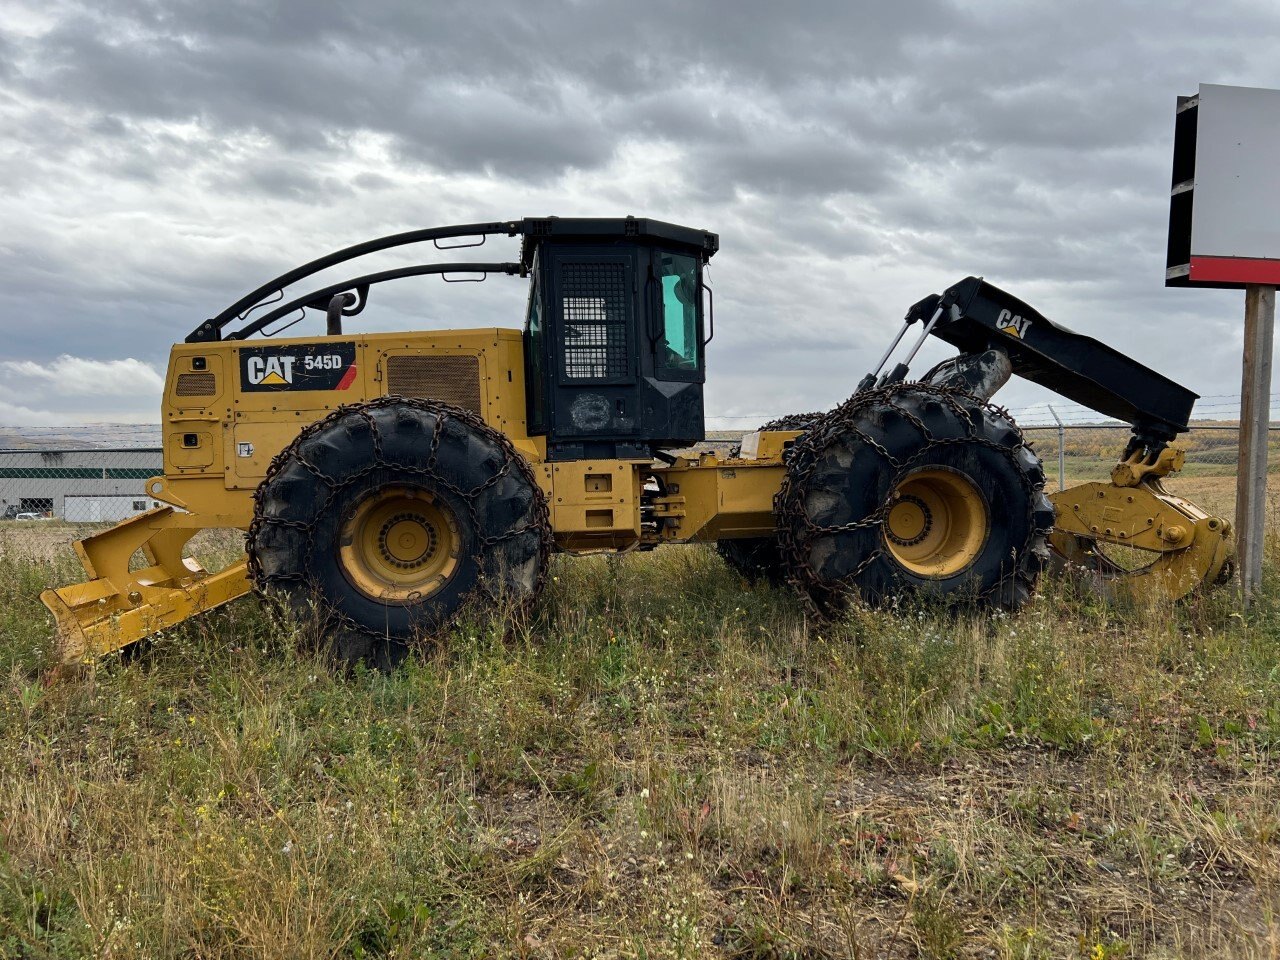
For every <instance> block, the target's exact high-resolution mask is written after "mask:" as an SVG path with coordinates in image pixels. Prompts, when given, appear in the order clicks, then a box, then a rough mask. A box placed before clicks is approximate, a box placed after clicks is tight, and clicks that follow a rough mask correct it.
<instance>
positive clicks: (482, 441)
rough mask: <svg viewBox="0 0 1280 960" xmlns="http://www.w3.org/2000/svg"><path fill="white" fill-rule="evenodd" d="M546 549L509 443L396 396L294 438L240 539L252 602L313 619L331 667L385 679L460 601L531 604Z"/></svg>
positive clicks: (533, 492) (546, 536) (525, 478)
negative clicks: (364, 664)
mask: <svg viewBox="0 0 1280 960" xmlns="http://www.w3.org/2000/svg"><path fill="white" fill-rule="evenodd" d="M550 548H551V529H550V523H549V520H548V513H547V506H546V500H545V497H544V496H543V494H542V491H541V489H540V488H539V487H538V484H537V481H536V479H535V477H534V474H533V471H532V470H531V469H530V467H529V465H528V463H527V462H526V461H525V460H524V458H523V457H521V456H520V454H519V453H518V452H517V451H516V450H515V448H514V447H512V446H511V443H510V441H508V440H507V439H506V437H504V436H503V435H502V434H500V433H499V432H498V431H496V430H494V429H492V428H491V427H489V426H488V425H486V424H485V423H484V422H483V421H481V420H480V419H479V418H478V417H476V416H475V415H474V414H472V413H469V412H467V411H465V410H461V409H459V408H457V407H453V406H450V405H448V404H445V403H440V402H437V401H434V400H410V399H403V398H398V397H388V398H384V399H380V400H374V401H371V402H369V403H363V404H357V405H354V406H348V407H343V408H340V409H339V410H337V411H335V412H334V413H332V414H330V415H329V416H328V417H326V418H324V419H323V420H320V421H318V422H316V423H314V424H312V425H311V426H309V427H307V428H306V429H305V430H303V431H302V433H301V434H299V436H298V437H297V439H296V440H294V442H293V443H291V444H290V445H289V446H288V447H287V448H285V450H283V451H282V452H281V453H280V454H279V455H278V456H277V457H276V458H275V460H274V461H273V462H272V464H271V467H270V469H269V470H268V472H267V476H266V479H264V480H263V482H262V484H261V485H260V486H259V488H258V492H257V494H256V497H255V510H254V520H253V523H252V525H251V526H250V529H249V538H248V553H249V568H250V574H251V576H252V578H253V582H254V586H255V587H256V588H257V589H258V590H259V591H260V592H263V593H269V594H272V595H275V596H277V597H279V598H280V599H282V600H283V601H284V602H285V603H286V605H287V606H288V607H290V608H291V609H292V610H293V611H294V613H295V615H298V616H300V617H303V618H307V617H310V616H313V615H318V616H319V619H320V621H321V622H320V625H319V626H320V630H321V633H322V635H323V636H324V637H325V638H326V641H327V646H328V648H329V649H330V651H331V652H332V653H333V654H335V655H336V656H337V658H338V659H340V660H344V661H348V662H351V661H357V660H365V661H368V662H371V663H373V664H374V665H376V666H379V667H384V668H385V667H389V666H393V665H394V664H395V663H398V662H399V661H400V660H402V659H404V657H405V656H406V655H407V653H408V650H409V648H410V645H411V644H412V643H413V642H414V641H415V640H416V639H418V638H420V637H425V636H430V635H432V634H436V633H439V632H440V631H442V630H443V629H445V628H446V627H447V626H448V625H449V624H450V623H451V622H452V621H453V620H454V618H455V617H456V616H457V615H458V613H459V612H460V611H461V610H462V609H463V607H464V606H465V605H466V604H467V603H468V602H471V601H473V600H480V601H483V602H486V603H489V604H493V603H495V602H497V601H500V600H506V601H510V602H514V603H516V604H524V603H527V602H528V601H530V600H532V599H533V598H534V597H535V596H536V595H537V593H538V591H539V590H540V589H541V586H542V583H543V579H544V576H545V571H546V565H547V558H548V555H549V553H550Z"/></svg>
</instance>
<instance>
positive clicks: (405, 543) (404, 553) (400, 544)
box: [378, 513, 439, 570]
mask: <svg viewBox="0 0 1280 960" xmlns="http://www.w3.org/2000/svg"><path fill="white" fill-rule="evenodd" d="M438 542H439V537H438V536H437V535H436V532H435V530H434V529H433V528H432V527H431V525H430V523H429V522H428V521H426V520H425V519H424V518H423V517H421V516H418V515H415V514H411V513H399V514H396V515H395V516H394V517H392V518H391V519H390V520H388V521H387V522H386V523H384V524H383V525H382V529H381V530H380V531H379V532H378V549H379V550H380V551H381V553H382V556H383V557H384V558H385V559H386V561H387V562H388V563H390V564H393V565H395V566H397V567H400V568H401V569H404V570H413V569H415V568H417V567H420V566H422V565H423V564H424V563H426V562H428V561H429V560H430V559H431V554H432V553H433V552H434V551H435V548H436V544H437V543H438Z"/></svg>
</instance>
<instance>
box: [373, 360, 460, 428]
mask: <svg viewBox="0 0 1280 960" xmlns="http://www.w3.org/2000/svg"><path fill="white" fill-rule="evenodd" d="M387 393H389V394H395V395H396V396H400V397H423V398H425V399H430V400H443V401H444V402H445V403H451V404H453V405H454V406H455V407H462V409H464V410H470V411H472V412H473V413H480V414H483V413H484V411H483V410H482V409H480V361H479V359H478V358H476V357H422V356H398V357H387Z"/></svg>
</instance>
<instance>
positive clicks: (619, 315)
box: [560, 262, 631, 381]
mask: <svg viewBox="0 0 1280 960" xmlns="http://www.w3.org/2000/svg"><path fill="white" fill-rule="evenodd" d="M560 269H561V277H560V285H561V297H562V299H561V302H560V307H561V311H562V313H561V316H562V318H563V321H564V326H563V330H564V354H563V355H564V376H565V377H566V379H569V380H603V381H617V380H626V379H628V378H629V377H630V374H631V351H630V349H629V344H628V330H629V329H630V324H629V323H628V317H627V306H628V302H629V297H628V296H627V282H626V281H627V268H626V265H625V264H621V263H573V262H569V263H564V264H562V265H561V267H560Z"/></svg>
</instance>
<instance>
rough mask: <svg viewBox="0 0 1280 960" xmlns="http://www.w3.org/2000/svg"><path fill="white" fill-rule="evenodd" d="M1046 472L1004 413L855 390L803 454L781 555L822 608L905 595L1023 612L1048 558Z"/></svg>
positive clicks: (928, 391) (799, 451) (953, 397)
mask: <svg viewBox="0 0 1280 960" xmlns="http://www.w3.org/2000/svg"><path fill="white" fill-rule="evenodd" d="M1043 488H1044V471H1043V470H1042V469H1041V466H1040V461H1039V459H1038V458H1037V457H1036V455H1035V454H1034V453H1033V452H1032V451H1031V449H1030V448H1029V447H1028V446H1027V445H1026V443H1025V442H1024V440H1023V437H1022V433H1021V431H1019V430H1018V428H1017V425H1016V424H1015V423H1014V422H1013V420H1012V418H1010V417H1009V415H1008V414H1007V413H1005V412H1004V411H1003V410H1001V409H999V408H997V407H994V406H991V405H990V404H986V403H983V402H982V401H980V400H978V399H976V398H975V397H972V396H970V395H968V394H964V393H959V392H956V391H954V390H947V389H944V388H938V387H931V386H928V385H924V384H914V383H913V384H900V385H895V386H891V387H888V388H886V389H882V390H877V391H874V392H868V393H865V394H858V395H855V396H854V397H853V398H851V399H850V400H849V401H848V402H847V403H845V404H844V405H843V406H841V407H839V408H837V409H836V410H834V411H832V412H831V413H830V414H828V415H827V416H826V417H825V418H824V419H823V420H822V421H821V422H819V423H817V424H815V425H814V426H813V427H812V428H811V429H810V431H809V432H808V433H806V434H805V436H804V437H802V438H801V439H800V440H798V441H797V443H796V445H795V446H794V447H793V448H792V455H791V458H790V461H789V463H788V467H787V476H786V478H785V480H784V481H783V485H782V488H781V489H780V490H779V492H778V495H777V497H776V502H775V512H776V514H777V516H778V527H779V539H780V545H781V551H782V555H783V557H784V558H785V559H786V562H787V566H788V568H789V569H790V570H791V571H792V574H793V577H794V578H795V580H796V581H797V582H798V583H799V585H800V586H801V587H802V588H803V589H804V590H805V591H806V592H807V593H808V595H809V596H810V597H811V598H812V599H813V600H814V601H815V603H816V604H817V605H818V607H819V608H820V609H822V610H824V611H828V612H830V611H833V610H836V609H838V608H839V607H840V606H841V605H842V602H843V601H844V600H845V599H846V598H848V597H849V596H850V595H854V594H856V595H858V596H861V597H862V598H863V599H865V600H867V601H869V602H871V603H874V604H882V603H885V602H888V601H891V600H893V599H894V598H895V597H897V596H898V595H900V594H915V595H920V596H927V597H935V598H939V599H942V600H943V601H944V602H947V603H949V604H959V603H972V604H978V605H999V606H1003V607H1006V608H1011V609H1016V608H1017V607H1019V606H1021V605H1022V604H1023V603H1025V602H1026V600H1027V599H1028V598H1029V597H1030V595H1031V592H1032V590H1033V589H1034V586H1035V583H1036V579H1037V578H1038V576H1039V574H1040V572H1041V570H1042V569H1043V568H1044V565H1045V563H1046V561H1047V559H1048V555H1049V554H1048V546H1047V542H1046V537H1047V535H1048V533H1049V531H1050V529H1052V527H1053V506H1052V504H1050V502H1049V500H1048V498H1047V497H1046V496H1045V495H1044V490H1043Z"/></svg>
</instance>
